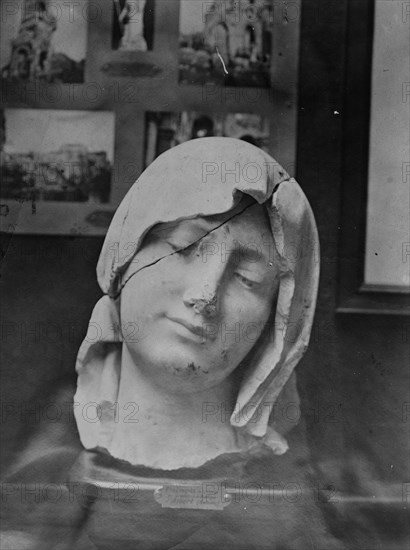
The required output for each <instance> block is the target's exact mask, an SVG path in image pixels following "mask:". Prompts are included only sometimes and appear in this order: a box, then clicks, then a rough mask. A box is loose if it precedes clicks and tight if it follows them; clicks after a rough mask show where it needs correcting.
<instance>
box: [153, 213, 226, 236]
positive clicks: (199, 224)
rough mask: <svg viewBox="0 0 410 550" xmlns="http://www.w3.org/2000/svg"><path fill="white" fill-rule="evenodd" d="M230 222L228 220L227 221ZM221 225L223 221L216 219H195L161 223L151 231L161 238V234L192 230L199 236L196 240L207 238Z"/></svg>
mask: <svg viewBox="0 0 410 550" xmlns="http://www.w3.org/2000/svg"><path fill="white" fill-rule="evenodd" d="M227 221H228V220H227ZM220 225H221V221H220V220H217V219H214V220H207V219H204V218H200V217H198V218H193V219H184V220H180V221H177V222H166V223H160V224H158V225H157V226H155V227H154V228H153V229H152V230H151V231H152V233H154V234H156V235H157V236H160V235H161V233H165V234H169V233H171V232H174V231H175V232H176V231H178V230H181V231H185V230H191V231H192V232H195V233H197V234H198V236H197V237H196V239H199V238H202V236H203V237H205V236H206V235H207V234H208V233H209V232H211V231H213V230H214V229H217V227H219V226H220Z"/></svg>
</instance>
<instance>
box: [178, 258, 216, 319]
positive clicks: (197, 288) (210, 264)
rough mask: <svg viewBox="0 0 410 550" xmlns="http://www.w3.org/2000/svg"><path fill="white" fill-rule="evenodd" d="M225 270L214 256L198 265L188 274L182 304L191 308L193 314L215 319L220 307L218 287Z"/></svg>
mask: <svg viewBox="0 0 410 550" xmlns="http://www.w3.org/2000/svg"><path fill="white" fill-rule="evenodd" d="M225 269H226V263H224V262H221V261H220V258H218V257H216V256H213V257H211V258H208V259H207V261H206V262H201V263H198V264H197V265H196V266H195V269H194V271H193V272H191V273H190V277H191V279H190V282H189V283H188V285H187V287H186V289H185V292H184V294H183V301H184V304H185V305H186V306H187V307H192V308H193V309H194V311H195V313H200V314H202V315H204V316H206V317H208V318H210V317H215V316H216V315H217V313H218V310H219V306H220V304H219V302H220V291H221V288H220V287H221V282H222V279H223V276H224V273H225Z"/></svg>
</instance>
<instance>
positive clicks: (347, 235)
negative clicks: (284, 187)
mask: <svg viewBox="0 0 410 550" xmlns="http://www.w3.org/2000/svg"><path fill="white" fill-rule="evenodd" d="M347 18H348V21H347V40H346V73H345V81H344V128H343V138H344V139H343V141H344V150H343V167H342V170H343V186H342V191H341V193H342V197H341V218H340V232H341V235H340V241H339V253H338V256H339V285H338V286H339V298H338V307H337V312H338V313H361V314H363V313H371V314H394V315H409V314H410V296H409V295H408V294H407V293H406V291H405V289H403V291H402V289H399V288H397V287H394V286H389V285H368V284H365V272H364V266H365V253H366V214H367V204H368V177H369V146H370V112H371V111H370V107H371V105H370V98H371V77H372V55H373V37H374V21H375V3H374V1H373V0H360V1H356V0H350V2H349V4H348V15H347Z"/></svg>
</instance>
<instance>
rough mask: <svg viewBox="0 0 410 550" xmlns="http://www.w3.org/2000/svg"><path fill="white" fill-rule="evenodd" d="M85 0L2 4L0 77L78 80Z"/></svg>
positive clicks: (28, 0) (84, 43)
mask: <svg viewBox="0 0 410 550" xmlns="http://www.w3.org/2000/svg"><path fill="white" fill-rule="evenodd" d="M86 7H87V6H86V3H82V2H71V3H69V5H68V3H67V2H65V1H64V0H52V1H49V0H42V1H38V0H13V1H12V2H7V3H6V2H5V3H4V6H3V10H4V11H3V10H2V11H3V15H2V18H1V19H2V22H1V23H2V24H1V50H0V66H1V75H2V78H4V79H6V80H11V81H17V82H25V81H30V80H40V81H44V82H54V83H81V82H83V81H84V64H85V57H86V47H87V13H86V11H85V8H86Z"/></svg>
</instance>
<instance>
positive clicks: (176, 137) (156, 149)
mask: <svg viewBox="0 0 410 550" xmlns="http://www.w3.org/2000/svg"><path fill="white" fill-rule="evenodd" d="M210 136H225V137H233V138H237V139H242V140H243V141H247V142H249V143H252V144H253V145H256V146H257V147H260V148H262V149H263V150H265V151H267V150H268V141H269V121H268V120H267V119H265V118H262V117H261V116H259V115H255V114H249V113H227V114H226V113H213V114H204V113H200V112H196V111H190V112H188V111H183V112H181V113H166V112H160V113H154V112H148V113H146V126H145V167H147V166H148V165H149V164H150V163H151V162H152V161H153V160H154V159H155V158H156V157H157V156H158V155H160V154H161V153H163V152H164V151H166V150H167V149H170V148H171V147H175V145H179V144H180V143H183V142H184V141H188V140H190V139H196V138H202V137H210Z"/></svg>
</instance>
